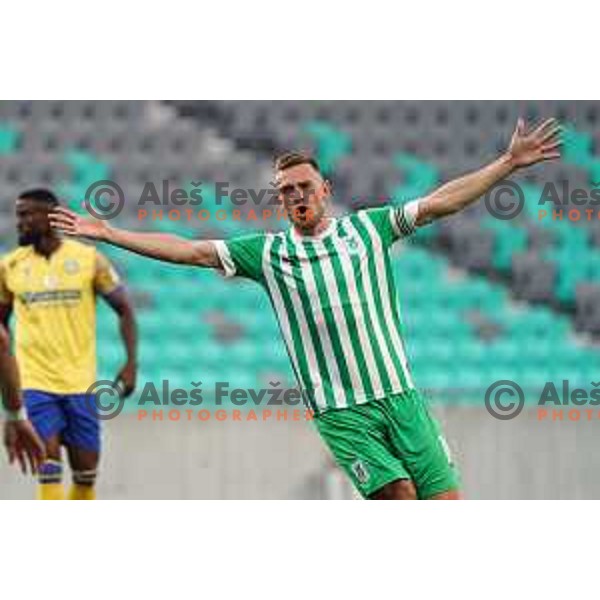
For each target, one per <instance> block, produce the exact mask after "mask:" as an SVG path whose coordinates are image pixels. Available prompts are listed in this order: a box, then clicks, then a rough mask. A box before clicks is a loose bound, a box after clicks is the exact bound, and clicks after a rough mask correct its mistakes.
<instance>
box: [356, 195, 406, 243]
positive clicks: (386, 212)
mask: <svg viewBox="0 0 600 600" xmlns="http://www.w3.org/2000/svg"><path fill="white" fill-rule="evenodd" d="M417 207H418V204H417V203H415V202H414V201H413V202H409V203H407V204H404V205H403V206H390V205H387V206H382V207H379V208H369V209H367V210H366V211H365V212H366V213H367V216H368V217H369V219H370V220H371V222H372V223H373V225H374V227H375V229H376V230H377V233H378V234H379V235H380V237H381V239H382V240H383V243H384V246H386V247H387V246H391V245H392V244H393V243H394V242H395V241H397V240H399V239H401V238H403V237H408V236H409V235H411V234H412V233H414V231H415V230H416V225H415V220H416V216H417Z"/></svg>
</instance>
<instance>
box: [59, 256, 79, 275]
mask: <svg viewBox="0 0 600 600" xmlns="http://www.w3.org/2000/svg"><path fill="white" fill-rule="evenodd" d="M63 269H64V271H65V273H66V274H67V275H77V273H79V261H78V260H76V259H75V258H67V259H66V260H65V262H64V263H63Z"/></svg>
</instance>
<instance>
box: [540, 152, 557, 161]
mask: <svg viewBox="0 0 600 600" xmlns="http://www.w3.org/2000/svg"><path fill="white" fill-rule="evenodd" d="M557 158H560V152H558V151H557V150H555V151H554V152H547V153H546V154H544V155H543V156H542V160H555V159H557Z"/></svg>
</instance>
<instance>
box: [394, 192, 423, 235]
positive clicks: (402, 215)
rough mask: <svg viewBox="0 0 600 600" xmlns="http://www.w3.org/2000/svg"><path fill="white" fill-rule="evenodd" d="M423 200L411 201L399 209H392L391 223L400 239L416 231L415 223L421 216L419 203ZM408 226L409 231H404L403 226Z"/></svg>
mask: <svg viewBox="0 0 600 600" xmlns="http://www.w3.org/2000/svg"><path fill="white" fill-rule="evenodd" d="M420 201H421V199H420V198H417V199H416V200H411V201H410V202H407V203H406V204H405V205H404V206H400V207H398V208H390V221H391V223H392V229H393V230H394V233H395V234H396V235H397V236H398V237H399V238H401V237H405V236H407V235H410V234H411V233H413V232H414V231H415V229H416V227H415V221H416V220H417V215H418V214H419V203H420ZM403 224H404V225H406V227H407V228H408V229H406V230H404V229H403V228H402V225H403Z"/></svg>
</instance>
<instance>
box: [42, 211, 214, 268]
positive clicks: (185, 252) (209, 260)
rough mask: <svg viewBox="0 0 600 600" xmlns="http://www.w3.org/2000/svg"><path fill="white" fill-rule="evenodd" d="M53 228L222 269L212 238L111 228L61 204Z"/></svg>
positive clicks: (52, 218) (147, 253)
mask: <svg viewBox="0 0 600 600" xmlns="http://www.w3.org/2000/svg"><path fill="white" fill-rule="evenodd" d="M50 223H51V224H52V226H53V227H55V228H56V229H58V230H59V231H62V232H63V233H65V234H66V235H72V236H78V237H84V238H89V239H95V240H99V241H102V242H106V243H108V244H112V245H113V246H118V247H120V248H124V249H126V250H129V251H131V252H135V253H136V254H141V255H142V256H148V257H150V258H154V259H156V260H162V261H165V262H171V263H176V264H183V265H195V266H198V267H212V268H219V269H220V268H222V265H221V261H220V259H219V254H218V252H217V246H216V244H215V242H213V241H210V240H198V241H190V240H186V239H184V238H181V237H178V236H176V235H171V234H165V233H140V232H137V231H127V230H125V229H118V228H116V227H111V226H110V225H109V224H108V223H107V222H106V221H100V220H97V219H90V218H85V217H82V216H80V215H78V214H77V213H74V212H73V211H71V210H69V209H67V208H64V207H59V208H57V210H56V211H55V212H54V213H52V214H51V215H50Z"/></svg>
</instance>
